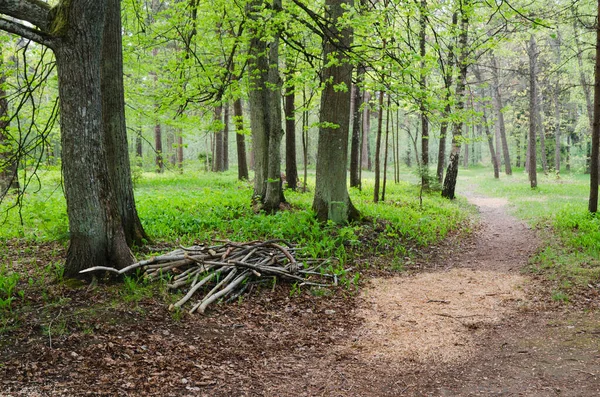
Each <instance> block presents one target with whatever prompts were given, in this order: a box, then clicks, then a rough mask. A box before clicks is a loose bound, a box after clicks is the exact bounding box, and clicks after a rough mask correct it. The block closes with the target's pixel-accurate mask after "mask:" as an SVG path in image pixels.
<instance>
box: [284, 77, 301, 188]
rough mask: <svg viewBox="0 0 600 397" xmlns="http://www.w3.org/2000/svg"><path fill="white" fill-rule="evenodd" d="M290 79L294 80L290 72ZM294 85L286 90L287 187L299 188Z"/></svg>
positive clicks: (290, 85)
mask: <svg viewBox="0 0 600 397" xmlns="http://www.w3.org/2000/svg"><path fill="white" fill-rule="evenodd" d="M289 76H290V77H288V80H290V81H291V80H292V79H291V76H293V72H290V74H289ZM294 101H295V95H294V86H293V85H292V84H289V85H288V86H287V89H286V92H285V176H286V180H287V187H288V188H290V189H292V190H296V189H297V188H298V166H297V163H296V105H295V103H294Z"/></svg>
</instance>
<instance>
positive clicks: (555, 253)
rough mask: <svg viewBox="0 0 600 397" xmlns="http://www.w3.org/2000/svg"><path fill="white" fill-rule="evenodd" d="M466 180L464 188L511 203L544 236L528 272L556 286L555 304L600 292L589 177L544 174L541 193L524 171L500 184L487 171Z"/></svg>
mask: <svg viewBox="0 0 600 397" xmlns="http://www.w3.org/2000/svg"><path fill="white" fill-rule="evenodd" d="M484 173H485V174H488V175H485V174H484ZM463 176H464V177H465V178H464V180H463V183H464V184H465V185H467V184H468V183H474V184H476V185H477V186H478V189H479V190H481V191H482V192H483V193H485V194H489V195H492V196H496V197H504V198H507V199H508V201H509V203H510V206H511V208H512V210H513V212H514V214H515V215H517V216H518V217H520V218H522V219H525V220H526V221H527V222H528V223H529V224H530V225H532V226H534V227H537V228H538V229H539V230H540V231H541V233H540V235H541V236H542V238H543V241H544V243H543V247H542V248H541V249H540V251H539V252H538V253H537V254H536V255H535V256H534V257H533V258H532V259H531V260H530V264H529V266H528V268H527V269H528V270H529V271H531V272H534V273H537V274H540V275H543V276H544V277H546V278H547V279H548V280H551V281H552V282H553V285H554V286H553V290H552V292H551V294H552V299H554V300H556V301H561V302H567V301H569V300H570V299H572V297H573V296H575V295H576V294H579V293H582V292H583V293H585V292H586V291H590V290H594V291H598V290H600V218H599V217H598V216H592V215H591V214H589V212H588V211H587V205H588V195H589V175H579V174H567V175H562V176H560V177H557V176H556V175H549V176H545V175H543V174H540V175H538V178H539V180H538V188H536V189H531V188H530V187H529V182H528V179H527V175H526V174H524V173H523V171H522V170H516V171H515V173H514V175H512V176H509V177H507V176H505V175H502V176H501V178H500V180H494V179H493V178H492V177H491V176H489V171H487V170H471V171H465V172H463Z"/></svg>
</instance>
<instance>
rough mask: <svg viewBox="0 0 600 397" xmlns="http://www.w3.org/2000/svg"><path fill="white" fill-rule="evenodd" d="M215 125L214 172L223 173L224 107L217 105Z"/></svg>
mask: <svg viewBox="0 0 600 397" xmlns="http://www.w3.org/2000/svg"><path fill="white" fill-rule="evenodd" d="M214 112H215V113H214V124H215V129H216V131H215V149H214V155H213V168H212V170H213V171H214V172H222V171H223V167H224V159H223V118H222V117H223V106H222V105H217V106H215V109H214Z"/></svg>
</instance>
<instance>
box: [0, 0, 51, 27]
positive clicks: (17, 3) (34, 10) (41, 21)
mask: <svg viewBox="0 0 600 397" xmlns="http://www.w3.org/2000/svg"><path fill="white" fill-rule="evenodd" d="M51 8H52V7H50V5H49V4H48V3H44V2H43V1H40V0H0V14H6V15H9V16H11V17H13V18H16V19H20V20H23V21H27V22H29V23H31V24H33V25H35V26H37V27H38V28H39V29H41V30H43V31H47V30H48V28H49V26H50V18H49V13H50V9H51Z"/></svg>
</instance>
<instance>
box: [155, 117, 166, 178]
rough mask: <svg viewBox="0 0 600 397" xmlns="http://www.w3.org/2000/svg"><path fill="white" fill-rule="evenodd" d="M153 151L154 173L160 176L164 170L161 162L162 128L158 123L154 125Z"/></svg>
mask: <svg viewBox="0 0 600 397" xmlns="http://www.w3.org/2000/svg"><path fill="white" fill-rule="evenodd" d="M154 150H155V152H156V157H155V164H156V172H158V173H159V174H160V173H162V172H163V171H164V170H165V164H164V161H163V147H162V128H161V125H160V124H159V123H156V124H155V125H154Z"/></svg>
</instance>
